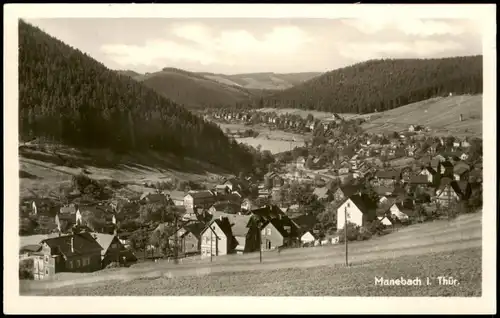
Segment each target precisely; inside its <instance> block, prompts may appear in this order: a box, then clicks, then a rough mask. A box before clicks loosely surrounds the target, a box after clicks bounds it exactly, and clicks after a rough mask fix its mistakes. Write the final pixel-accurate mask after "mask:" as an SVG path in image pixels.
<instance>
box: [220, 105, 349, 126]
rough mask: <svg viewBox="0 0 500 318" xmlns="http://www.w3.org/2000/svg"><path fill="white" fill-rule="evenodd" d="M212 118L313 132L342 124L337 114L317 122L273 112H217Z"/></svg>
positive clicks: (342, 120)
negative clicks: (319, 128)
mask: <svg viewBox="0 0 500 318" xmlns="http://www.w3.org/2000/svg"><path fill="white" fill-rule="evenodd" d="M212 117H213V118H214V119H216V120H225V121H228V122H239V123H247V124H250V123H252V124H258V123H261V124H267V125H271V126H274V127H279V128H283V129H287V128H292V129H293V128H302V129H305V130H307V131H313V130H314V129H315V128H316V127H318V126H322V127H323V128H324V129H326V130H328V129H331V128H334V127H335V126H337V125H340V124H341V123H342V122H344V119H343V118H342V117H341V116H339V115H338V114H333V115H332V116H331V117H330V118H324V119H321V120H319V119H314V118H312V119H311V118H302V117H300V116H297V115H290V114H282V115H278V114H276V113H274V112H273V113H267V112H259V111H240V112H236V111H229V110H226V111H217V112H216V113H214V114H213V115H212Z"/></svg>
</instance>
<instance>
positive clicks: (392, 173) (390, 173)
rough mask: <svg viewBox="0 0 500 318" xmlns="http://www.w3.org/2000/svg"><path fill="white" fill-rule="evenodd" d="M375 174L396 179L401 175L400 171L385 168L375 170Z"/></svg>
mask: <svg viewBox="0 0 500 318" xmlns="http://www.w3.org/2000/svg"><path fill="white" fill-rule="evenodd" d="M375 176H376V177H377V178H381V179H398V178H400V177H401V172H400V171H395V170H385V171H383V170H381V171H377V173H376V174H375Z"/></svg>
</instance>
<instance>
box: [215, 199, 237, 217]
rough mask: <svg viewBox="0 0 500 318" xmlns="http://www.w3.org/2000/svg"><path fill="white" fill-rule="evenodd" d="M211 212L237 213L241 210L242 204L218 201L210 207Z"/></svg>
mask: <svg viewBox="0 0 500 318" xmlns="http://www.w3.org/2000/svg"><path fill="white" fill-rule="evenodd" d="M208 212H209V213H210V214H212V215H213V214H214V213H215V212H224V213H227V214H237V213H239V212H241V205H239V204H237V203H232V202H227V201H226V202H218V203H215V204H214V205H212V206H211V207H210V209H208Z"/></svg>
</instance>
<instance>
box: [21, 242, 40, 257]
mask: <svg viewBox="0 0 500 318" xmlns="http://www.w3.org/2000/svg"><path fill="white" fill-rule="evenodd" d="M41 249H42V246H41V245H40V244H28V245H24V246H22V247H21V248H20V249H19V260H22V259H26V258H30V257H32V256H33V255H35V254H36V253H38V252H40V251H41Z"/></svg>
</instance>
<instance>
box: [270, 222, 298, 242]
mask: <svg viewBox="0 0 500 318" xmlns="http://www.w3.org/2000/svg"><path fill="white" fill-rule="evenodd" d="M269 223H271V224H272V225H273V226H274V227H275V228H276V229H277V230H278V231H279V232H280V234H281V235H282V236H283V237H293V236H294V235H298V233H297V232H298V228H297V227H296V226H295V224H293V222H292V220H290V218H288V217H281V218H276V219H272V220H270V221H268V222H267V224H269ZM267 224H265V225H264V227H265V226H267Z"/></svg>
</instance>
